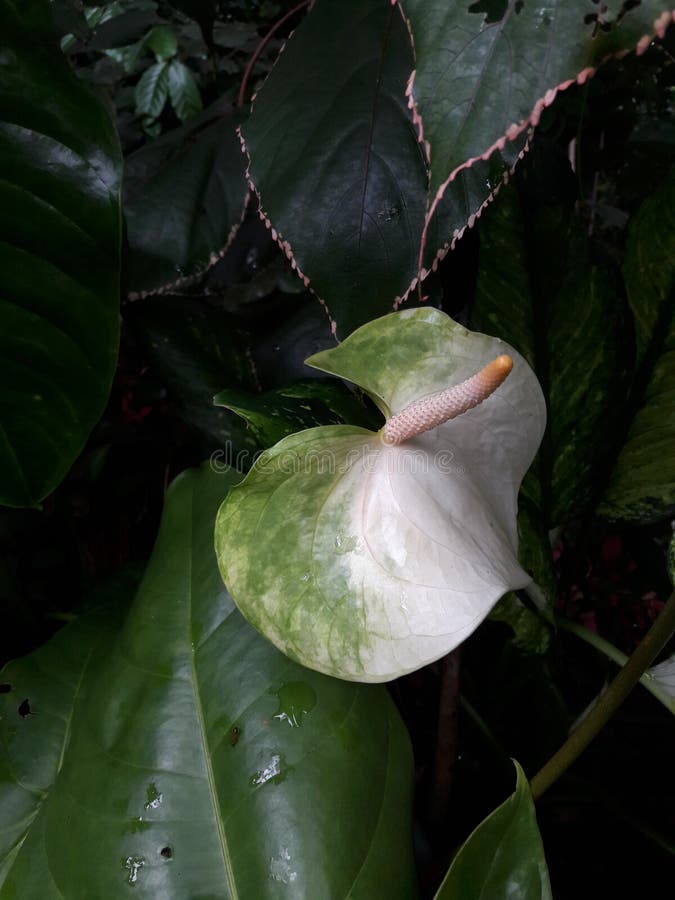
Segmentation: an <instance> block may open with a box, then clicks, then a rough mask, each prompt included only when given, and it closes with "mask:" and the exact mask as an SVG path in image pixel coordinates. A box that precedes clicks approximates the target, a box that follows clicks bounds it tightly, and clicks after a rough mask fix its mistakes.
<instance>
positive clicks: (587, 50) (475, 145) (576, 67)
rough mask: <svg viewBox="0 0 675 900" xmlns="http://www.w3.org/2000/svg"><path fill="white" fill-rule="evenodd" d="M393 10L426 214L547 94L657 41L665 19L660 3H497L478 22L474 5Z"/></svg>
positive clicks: (419, 1) (431, 0) (406, 1)
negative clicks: (404, 26) (401, 29)
mask: <svg viewBox="0 0 675 900" xmlns="http://www.w3.org/2000/svg"><path fill="white" fill-rule="evenodd" d="M495 5H496V4H495ZM401 6H402V8H403V10H404V12H405V15H406V16H407V17H408V19H409V22H410V26H411V30H412V35H413V40H414V43H415V60H416V67H415V77H414V81H413V84H412V98H413V101H414V103H415V107H416V112H417V115H418V116H419V117H420V119H421V123H422V126H423V130H424V140H425V142H427V144H428V146H429V160H430V198H431V209H432V210H433V208H434V206H435V201H436V199H438V198H439V197H440V195H441V193H442V191H443V189H444V186H445V185H446V184H448V183H449V182H450V181H451V180H452V179H453V178H454V177H455V176H456V174H457V172H458V170H459V169H460V168H461V167H463V166H467V165H469V164H471V163H472V162H473V161H474V160H475V159H478V158H480V157H481V156H482V155H483V154H485V153H487V152H490V151H492V150H495V149H498V148H499V147H500V145H501V144H503V142H504V141H505V140H507V139H508V140H511V139H513V138H514V137H515V136H516V135H517V134H518V133H519V131H522V130H523V129H524V128H525V127H527V125H528V124H530V123H532V124H537V122H538V121H539V117H540V115H541V111H542V109H543V108H544V106H548V105H550V104H551V103H552V102H553V99H554V97H555V93H556V91H558V90H560V89H563V88H565V87H566V86H568V85H569V84H570V83H571V82H573V81H574V80H575V79H577V78H579V80H580V81H583V80H585V79H586V78H588V77H589V76H590V75H591V74H592V73H593V71H594V67H595V66H597V65H598V64H599V63H600V62H601V61H602V60H603V59H604V58H606V57H607V56H608V55H609V54H610V53H615V52H620V51H624V50H633V49H635V47H636V46H637V45H638V43H639V42H640V40H641V38H642V37H643V36H645V35H647V36H649V38H651V36H652V35H653V34H654V33H655V31H657V32H660V33H661V35H662V34H663V31H664V30H665V27H666V25H667V23H668V22H670V19H671V14H670V12H669V11H668V12H665V10H666V9H667V8H668V5H667V4H664V3H663V2H662V0H642V2H641V3H637V4H627V3H624V4H623V6H624V7H629V6H630V7H632V8H630V9H629V10H627V11H626V12H625V14H623V13H621V14H620V13H619V8H618V4H616V6H617V9H615V10H610V9H608V8H607V5H606V4H605V5H604V6H602V7H600V8H599V5H598V4H597V3H595V2H593V0H583V2H581V3H566V2H564V0H556V2H554V3H542V2H538V0H525V2H516V0H508V2H507V0H504V2H503V3H500V4H498V6H499V8H498V10H496V11H495V14H494V15H493V16H487V17H486V15H485V8H484V6H482V5H481V4H479V3H474V4H471V3H470V2H463V3H448V2H447V0H402V2H401ZM662 13H663V20H662V21H660V22H659V23H658V25H655V20H657V19H658V17H659V16H661V14H662ZM601 24H606V25H607V26H608V31H605V30H603V29H599V25H601ZM641 47H642V45H641ZM642 49H644V47H642Z"/></svg>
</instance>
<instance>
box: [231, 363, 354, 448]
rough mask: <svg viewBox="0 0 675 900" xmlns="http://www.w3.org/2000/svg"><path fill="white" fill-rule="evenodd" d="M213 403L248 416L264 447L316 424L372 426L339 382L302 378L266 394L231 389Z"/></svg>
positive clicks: (247, 419)
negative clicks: (288, 385)
mask: <svg viewBox="0 0 675 900" xmlns="http://www.w3.org/2000/svg"><path fill="white" fill-rule="evenodd" d="M213 402H214V403H215V404H216V406H224V407H226V408H227V409H231V410H232V411H233V412H235V413H237V415H239V416H241V417H242V418H244V419H246V421H247V422H248V425H249V428H250V430H251V433H252V435H253V436H254V437H255V439H256V440H257V441H258V444H259V445H260V447H261V448H262V449H265V448H266V447H271V446H272V445H273V444H276V443H277V441H280V440H281V439H282V438H284V437H286V436H287V435H289V434H295V432H296V431H303V430H304V429H305V428H313V427H314V426H315V425H337V424H340V423H347V424H348V425H362V426H363V427H364V428H365V427H367V426H369V425H372V422H371V421H370V418H369V416H368V414H367V412H366V409H365V407H364V406H363V404H361V403H359V402H358V400H357V399H356V397H355V395H354V394H352V393H351V392H350V391H349V390H348V389H347V388H346V387H344V386H343V385H341V384H340V383H339V382H336V381H323V380H319V379H312V380H311V381H309V380H307V381H301V382H298V383H297V384H294V385H291V386H290V387H286V388H280V389H278V390H275V391H268V392H267V393H265V394H247V393H244V392H243V391H236V390H231V389H230V390H226V391H221V392H220V393H219V394H217V395H216V396H215V397H214V399H213Z"/></svg>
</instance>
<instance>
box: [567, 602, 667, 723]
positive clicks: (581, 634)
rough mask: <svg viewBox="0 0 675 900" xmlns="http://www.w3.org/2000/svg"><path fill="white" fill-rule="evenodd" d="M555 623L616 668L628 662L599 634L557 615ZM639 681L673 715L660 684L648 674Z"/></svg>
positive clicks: (665, 693)
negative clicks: (612, 663) (596, 651)
mask: <svg viewBox="0 0 675 900" xmlns="http://www.w3.org/2000/svg"><path fill="white" fill-rule="evenodd" d="M555 623H556V625H557V626H558V628H562V629H563V631H569V632H570V634H575V635H576V636H577V637H578V638H581V640H582V641H586V643H587V644H590V645H591V646H592V647H595V649H596V650H599V651H600V652H601V653H604V655H605V656H606V657H607V658H608V659H611V660H612V661H613V662H615V663H616V664H617V666H625V665H626V663H627V662H628V657H627V656H626V654H625V653H622V652H621V650H618V649H617V648H616V647H615V646H614V644H610V642H609V641H606V640H605V639H604V638H602V637H600V635H599V634H596V633H595V632H594V631H589V629H588V628H584V626H583V625H579V624H577V623H576V622H571V621H570V620H569V619H566V618H565V617H564V616H558V615H556V616H555ZM639 680H640V684H641V685H642V686H643V687H646V688H647V690H648V691H649V692H650V693H651V694H652V695H653V696H654V697H656V699H657V700H659V701H660V702H661V703H663V705H664V706H665V707H666V709H667V710H668V711H669V712H671V713H675V701H673V698H672V697H671V696H670V694H669V693H668V692H667V691H664V689H663V688H662V687H661V685H660V684H658V683H657V682H656V681H654V679H653V678H652V676H651V675H650V674H649V672H643V673H642V675H640V679H639Z"/></svg>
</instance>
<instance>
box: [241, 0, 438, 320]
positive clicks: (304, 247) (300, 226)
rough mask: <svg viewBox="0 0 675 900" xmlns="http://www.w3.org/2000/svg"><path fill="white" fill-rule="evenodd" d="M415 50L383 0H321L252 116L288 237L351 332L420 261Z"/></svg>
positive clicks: (274, 216) (291, 250) (269, 203)
mask: <svg viewBox="0 0 675 900" xmlns="http://www.w3.org/2000/svg"><path fill="white" fill-rule="evenodd" d="M411 69H412V51H411V46H410V40H409V37H408V34H407V32H406V28H405V25H404V23H403V21H402V20H401V16H400V15H399V13H398V10H397V9H395V8H394V7H392V6H391V5H388V4H387V3H383V2H382V0H365V2H364V0H343V2H340V3H333V2H331V0H318V2H317V3H315V4H314V7H313V9H312V10H311V12H310V13H309V15H308V16H307V18H306V19H305V21H304V22H303V23H302V24H301V25H300V26H299V27H298V29H297V30H296V32H295V33H294V35H293V37H292V38H291V40H290V41H289V43H288V46H287V47H286V49H285V51H284V52H283V53H282V54H281V56H280V57H279V59H278V61H277V63H276V65H275V67H274V69H273V70H272V73H271V75H270V77H269V78H268V80H267V82H266V83H265V85H264V87H263V88H262V90H261V91H260V92H259V93H258V95H257V97H256V99H255V101H254V105H253V115H252V117H251V119H250V120H249V121H248V122H247V123H246V124H245V125H244V126H243V127H242V134H243V137H244V141H245V146H246V150H247V152H248V154H249V157H250V167H249V175H250V177H251V180H252V183H253V185H254V186H255V188H256V190H257V191H258V193H259V195H260V197H261V204H262V208H263V209H264V211H265V214H266V215H267V216H268V217H269V219H270V220H271V222H272V225H273V226H274V229H275V234H277V235H278V238H279V241H280V242H281V244H282V247H283V248H284V249H285V250H286V252H287V254H288V255H289V256H290V257H292V259H293V263H294V265H297V267H298V269H299V271H300V272H301V273H302V275H303V276H304V278H305V281H306V282H309V281H311V284H312V288H313V289H314V290H315V291H316V292H317V293H318V295H319V296H320V297H322V298H324V299H325V300H326V302H327V304H328V309H329V312H330V314H331V317H332V318H333V319H334V320H336V321H337V326H338V328H339V333H340V335H341V336H344V335H345V334H348V333H349V332H350V331H351V330H352V329H353V328H354V327H355V326H356V325H359V324H362V323H363V322H365V321H367V320H368V319H371V318H373V316H376V315H380V314H382V313H385V312H387V311H388V310H390V309H391V308H392V304H393V302H394V299H395V298H396V296H397V295H399V294H401V293H403V292H404V291H405V289H406V288H407V287H408V285H409V284H410V282H411V280H412V279H413V277H414V275H415V272H416V271H417V251H418V248H419V235H420V233H421V229H422V224H423V221H424V208H425V195H426V170H425V164H424V160H423V156H422V152H421V149H420V147H419V144H418V142H417V139H416V135H415V130H414V128H413V124H412V119H411V116H410V112H409V110H408V109H407V106H406V101H405V85H406V81H407V78H408V75H409V74H410V71H411Z"/></svg>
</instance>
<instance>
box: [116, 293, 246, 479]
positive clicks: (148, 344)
mask: <svg viewBox="0 0 675 900" xmlns="http://www.w3.org/2000/svg"><path fill="white" fill-rule="evenodd" d="M125 321H127V322H128V323H129V324H130V325H131V326H132V327H133V328H134V329H135V330H136V332H137V333H139V334H140V335H141V338H142V341H143V343H144V344H145V349H146V352H147V354H148V357H149V359H150V361H151V363H152V365H153V366H154V368H155V369H156V370H157V372H158V373H159V375H160V376H161V377H162V378H163V379H164V381H165V382H166V385H167V387H168V389H169V392H170V394H171V397H172V399H173V400H174V401H175V403H176V407H177V412H178V414H179V416H180V418H181V419H182V420H183V421H184V422H185V423H186V424H187V425H188V427H189V428H190V429H191V431H192V432H193V433H194V435H195V436H196V437H197V438H198V440H199V442H200V446H201V449H202V452H203V454H204V455H209V454H213V453H216V452H218V457H217V459H218V460H222V459H227V461H228V462H229V463H232V462H233V461H234V460H235V458H237V454H238V453H240V452H241V454H242V455H241V457H239V467H240V468H248V466H249V465H250V464H251V462H252V457H253V454H254V452H255V451H256V450H257V449H258V443H257V441H256V440H255V438H254V437H253V435H252V434H249V433H248V432H247V429H246V426H245V424H244V423H243V422H242V421H241V419H240V417H239V416H237V415H235V414H234V413H231V412H229V411H228V410H225V409H222V408H217V407H214V405H213V395H214V394H215V393H216V391H218V389H219V388H221V387H222V385H223V382H224V381H226V382H227V383H229V384H232V385H236V386H237V388H239V389H242V388H244V389H245V388H250V387H253V384H252V380H251V376H250V372H249V369H248V363H247V360H246V357H245V352H244V349H243V348H242V343H241V341H240V342H237V340H236V337H237V335H236V332H235V330H234V328H233V325H232V319H231V318H230V317H229V316H227V315H226V314H225V313H223V312H222V311H221V310H219V309H216V308H215V307H213V306H209V305H208V304H207V303H205V302H204V301H203V300H200V299H199V298H197V297H190V298H188V299H187V300H186V299H185V298H181V297H173V296H171V295H168V296H165V297H155V298H147V299H145V300H139V301H137V302H136V303H133V304H130V305H129V307H128V308H127V311H126V315H125Z"/></svg>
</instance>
